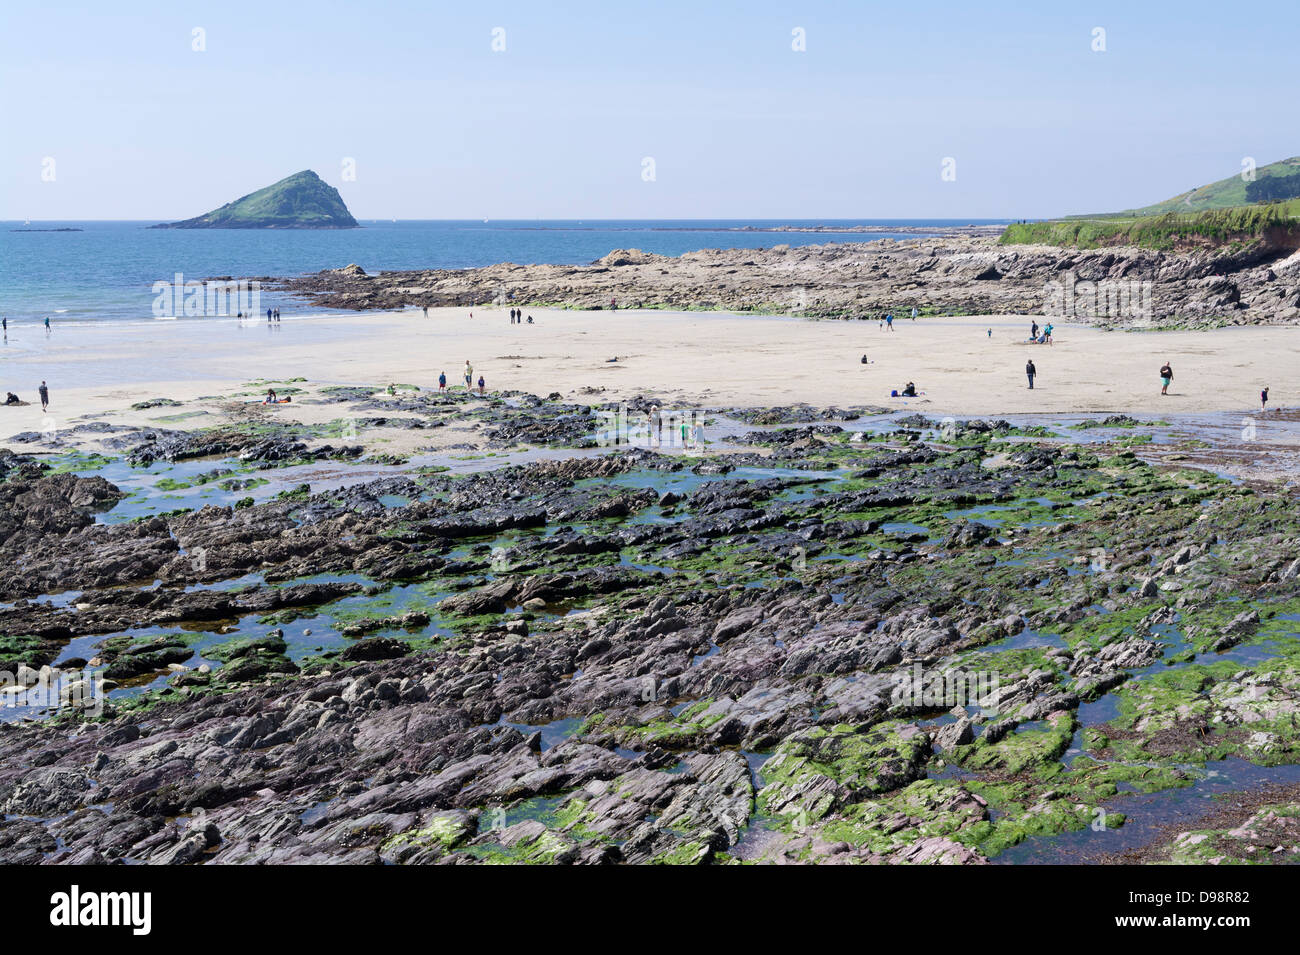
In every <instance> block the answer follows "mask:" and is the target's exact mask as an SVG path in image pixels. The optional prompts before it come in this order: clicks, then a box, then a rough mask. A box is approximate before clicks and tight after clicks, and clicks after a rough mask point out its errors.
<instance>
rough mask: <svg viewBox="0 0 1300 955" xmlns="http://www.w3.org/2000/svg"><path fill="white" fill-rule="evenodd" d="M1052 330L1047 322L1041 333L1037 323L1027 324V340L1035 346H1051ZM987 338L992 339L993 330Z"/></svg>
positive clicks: (1050, 324) (990, 330) (1051, 326)
mask: <svg viewBox="0 0 1300 955" xmlns="http://www.w3.org/2000/svg"><path fill="white" fill-rule="evenodd" d="M1052 328H1053V325H1052V323H1051V322H1048V323H1047V324H1046V325H1044V326H1043V328H1042V331H1041V332H1040V331H1039V329H1038V323H1037V322H1030V323H1029V340H1030V341H1031V342H1033V343H1034V344H1035V345H1050V344H1052ZM989 337H990V338H992V337H993V329H991V328H990V329H989ZM1031 387H1032V386H1031Z"/></svg>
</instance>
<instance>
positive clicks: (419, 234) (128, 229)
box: [0, 219, 1006, 326]
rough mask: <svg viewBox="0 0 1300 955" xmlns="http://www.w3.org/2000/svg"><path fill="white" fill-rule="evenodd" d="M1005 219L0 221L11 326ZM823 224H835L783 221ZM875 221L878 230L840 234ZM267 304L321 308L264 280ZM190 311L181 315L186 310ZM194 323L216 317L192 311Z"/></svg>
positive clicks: (144, 317)
mask: <svg viewBox="0 0 1300 955" xmlns="http://www.w3.org/2000/svg"><path fill="white" fill-rule="evenodd" d="M1005 222H1006V220H986V219H980V220H971V219H964V220H946V219H853V220H847V219H815V220H814V219H807V220H797V219H796V220H790V219H782V220H770V219H769V220H760V219H755V220H735V219H725V220H724V219H715V220H698V219H689V220H587V221H578V220H572V221H559V220H505V219H502V220H491V221H484V220H472V221H454V220H399V221H388V220H380V221H376V220H364V221H362V222H361V228H358V229H346V230H340V231H333V230H287V231H276V230H263V229H196V230H187V229H150V228H149V226H150V225H153V224H154V223H153V222H110V221H87V222H74V221H60V222H51V221H41V222H36V221H33V222H28V223H25V222H22V221H12V220H11V221H5V222H0V314H2V315H4V316H6V317H7V318H8V320H9V323H10V325H11V326H13V325H15V324H17V325H23V324H28V323H33V322H36V323H42V324H43V323H44V320H45V318H46V317H47V316H48V317H49V318H50V320H51V323H52V324H63V323H70V322H100V321H115V322H121V321H150V320H153V319H154V318H155V315H154V311H155V309H154V303H155V301H156V299H157V297H158V296H157V293H156V292H155V291H154V286H155V283H158V282H166V283H175V282H176V276H177V275H180V276H183V281H187V282H188V281H207V280H211V279H214V278H224V277H227V276H229V277H231V278H234V279H241V278H266V277H275V278H285V277H291V276H297V275H303V274H307V273H311V272H317V271H320V270H322V269H333V268H340V267H342V266H345V265H349V264H354V263H355V264H356V265H359V266H361V267H362V268H363V269H365V270H366V271H367V272H370V273H375V272H379V271H384V270H394V271H397V270H405V269H463V268H476V267H480V266H486V265H493V264H496V263H498V262H516V263H519V264H524V265H531V264H554V265H585V264H588V263H590V262H592V261H594V260H596V259H598V258H600V257H602V256H604V255H605V254H607V253H608V252H610V251H612V250H614V249H641V250H642V251H644V252H656V253H659V254H661V255H681V254H682V253H685V252H691V251H694V250H697V249H716V248H724V249H725V248H768V247H771V246H774V245H783V244H784V245H791V246H802V245H821V244H824V243H828V242H869V241H873V240H875V239H881V238H893V239H908V238H915V237H916V236H915V234H909V233H907V232H902V231H900V232H891V231H889V230H890V229H892V228H898V229H903V228H906V227H918V226H929V227H940V228H944V227H957V226H965V225H1003V224H1005ZM782 226H786V227H793V228H812V227H821V228H825V229H827V230H828V231H819V232H788V231H778V229H779V228H780V227H782ZM855 226H874V227H878V228H880V229H881V230H882V231H879V232H871V233H860V232H847V231H846V232H837V231H834V230H835V229H849V228H852V227H855ZM260 298H261V308H262V310H263V311H264V310H265V309H267V308H280V309H281V311H282V314H283V315H284V316H285V317H286V318H287V317H289V316H291V315H292V314H294V313H298V314H302V313H304V312H306V311H310V313H311V314H322V313H325V312H327V311H328V310H326V309H321V308H319V307H315V306H313V307H311V308H310V309H308V307H307V306H306V305H304V304H303V303H302V302H301V301H295V300H293V299H290V298H287V297H286V296H284V295H283V294H277V293H274V292H270V291H268V290H265V289H264V290H263V291H262V292H261V297H260ZM182 320H185V319H183V318H182ZM189 320H190V321H206V320H210V319H203V318H193V319H189Z"/></svg>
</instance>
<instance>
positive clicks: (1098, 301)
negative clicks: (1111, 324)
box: [1043, 272, 1154, 319]
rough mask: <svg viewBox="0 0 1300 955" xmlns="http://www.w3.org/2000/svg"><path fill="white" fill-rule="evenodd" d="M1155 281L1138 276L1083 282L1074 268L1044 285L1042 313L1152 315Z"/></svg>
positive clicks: (1063, 315)
mask: <svg viewBox="0 0 1300 955" xmlns="http://www.w3.org/2000/svg"><path fill="white" fill-rule="evenodd" d="M1151 294H1152V283H1151V282H1149V281H1139V280H1137V279H1121V280H1118V281H1116V280H1112V279H1103V280H1102V281H1100V282H1087V281H1085V282H1080V281H1078V280H1077V279H1075V277H1074V273H1073V272H1066V273H1065V277H1064V278H1063V279H1062V280H1060V281H1054V282H1048V283H1046V284H1045V285H1044V286H1043V314H1044V315H1050V316H1052V317H1053V318H1083V319H1096V318H1139V319H1149V318H1151V317H1152V315H1153V314H1154V312H1153V311H1152V307H1151Z"/></svg>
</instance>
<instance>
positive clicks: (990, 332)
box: [987, 328, 993, 338]
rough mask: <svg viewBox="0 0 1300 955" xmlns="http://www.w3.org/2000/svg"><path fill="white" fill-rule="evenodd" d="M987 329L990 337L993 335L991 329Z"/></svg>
mask: <svg viewBox="0 0 1300 955" xmlns="http://www.w3.org/2000/svg"><path fill="white" fill-rule="evenodd" d="M987 331H988V333H989V338H992V337H993V329H991V328H990V329H987Z"/></svg>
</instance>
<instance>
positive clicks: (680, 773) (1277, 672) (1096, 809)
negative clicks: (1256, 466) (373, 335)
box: [0, 395, 1300, 864]
mask: <svg viewBox="0 0 1300 955" xmlns="http://www.w3.org/2000/svg"><path fill="white" fill-rule="evenodd" d="M649 400H650V399H644V400H642V401H638V402H633V403H632V405H633V407H634V408H639V407H642V406H644V405H646V404H648V401H649ZM590 410H591V409H581V408H575V407H572V406H565V405H560V404H558V403H554V402H550V401H547V400H545V399H539V398H530V399H524V398H522V397H521V398H519V399H518V400H516V401H513V402H512V403H511V404H510V405H505V404H501V405H498V406H496V407H495V408H491V409H487V410H485V411H484V412H483V414H486V415H491V416H494V421H493V423H492V425H491V426H492V427H501V428H508V429H510V434H511V438H510V441H512V442H514V441H516V436H517V435H518V434H521V433H526V434H531V435H534V436H538V435H540V436H543V437H541V438H539V439H538V441H539V443H543V444H549V445H550V446H551V447H552V448H555V449H561V448H565V447H567V448H569V449H570V451H569V453H568V456H563V455H561V456H556V457H554V458H546V459H537V460H532V461H525V462H521V463H502V464H500V465H499V466H496V467H492V468H488V469H481V470H478V471H474V472H464V473H450V472H448V471H447V470H446V469H445V468H441V469H440V468H433V467H428V466H419V465H416V464H414V463H411V464H406V465H395V466H393V468H392V470H391V471H390V472H389V473H388V474H386V476H383V477H379V478H373V477H371V478H366V479H363V480H359V481H358V482H356V483H352V484H348V485H346V486H328V487H323V488H320V489H317V488H313V487H312V486H311V485H310V483H308V484H304V485H294V486H286V487H284V488H283V489H282V490H280V491H279V492H277V493H275V494H272V495H269V496H267V495H263V496H262V497H261V499H260V500H257V501H254V500H253V499H252V498H251V497H249V498H247V499H243V498H238V499H235V500H234V502H233V503H231V504H226V505H217V504H209V505H207V506H203V507H200V508H179V509H172V510H159V509H158V508H153V509H149V510H140V508H141V501H140V500H139V498H140V495H141V492H140V491H139V490H137V489H134V486H133V487H132V489H130V490H128V489H126V488H124V487H123V486H120V482H125V481H126V477H122V476H119V475H125V476H130V475H133V474H138V473H139V472H138V468H137V469H132V468H131V467H130V465H129V464H128V463H127V462H126V460H125V459H124V457H125V456H126V455H131V454H135V455H137V458H138V460H139V461H143V460H144V458H145V457H147V458H148V459H149V460H150V461H159V460H169V459H174V460H178V461H184V460H187V458H186V455H187V454H188V453H189V452H190V451H191V450H193V451H194V453H196V454H202V455H204V456H205V459H204V460H202V461H201V462H200V463H201V465H202V467H204V468H206V469H207V471H205V475H206V480H208V481H209V482H216V481H221V480H231V479H232V475H233V477H234V478H239V479H242V480H264V481H271V482H274V481H275V480H276V476H275V475H276V472H277V469H280V468H282V467H283V466H284V464H285V460H284V459H283V458H281V457H280V456H279V455H277V454H275V453H268V448H269V449H271V450H273V449H274V448H275V447H277V446H278V444H277V442H279V441H288V442H290V444H291V445H292V443H293V442H294V441H295V440H297V437H296V436H294V435H280V436H278V437H276V436H267V435H266V434H265V433H263V434H260V435H259V436H258V437H259V439H260V440H262V441H263V442H270V444H269V445H267V444H263V445H255V444H245V443H242V442H241V441H239V440H235V438H234V437H233V436H232V434H233V433H232V432H230V431H227V432H226V438H225V442H226V443H224V444H221V445H219V446H218V445H214V444H213V443H212V439H213V434H212V433H184V432H176V433H170V434H157V433H148V432H144V431H136V432H131V431H124V432H122V433H114V434H111V435H109V436H108V437H109V438H111V439H112V440H114V441H116V442H118V443H119V445H120V449H121V450H120V453H121V454H122V455H123V456H124V457H123V458H116V459H114V458H106V459H104V460H94V461H87V460H85V459H75V460H72V459H67V458H65V457H60V456H59V455H54V456H49V455H45V456H42V457H40V458H37V457H34V456H31V455H9V454H6V455H5V456H3V458H0V526H3V527H4V529H5V533H4V534H3V535H0V539H2V540H3V544H0V550H2V551H3V554H2V556H3V558H4V559H3V560H0V597H3V599H4V600H5V601H6V602H5V603H3V604H0V648H2V649H3V657H4V666H3V669H6V670H8V671H9V672H10V674H12V675H13V679H12V680H11V681H10V683H11V685H10V686H8V687H6V688H5V689H4V695H5V697H6V700H7V701H8V703H9V704H11V705H10V706H9V708H7V709H5V710H3V711H0V712H3V713H4V714H5V716H6V718H7V720H8V721H7V722H6V723H4V724H3V725H2V726H0V804H3V809H4V813H5V818H4V820H3V821H0V860H3V861H4V862H7V863H64V862H75V863H101V864H120V863H126V862H146V863H172V864H180V863H204V862H218V863H255V862H256V863H299V862H354V863H379V862H388V863H401V864H424V863H433V864H478V863H500V862H517V863H667V864H695V863H713V864H740V863H745V862H774V863H811V862H817V863H837V864H838V863H960V864H982V863H985V862H989V861H1030V860H1032V859H1043V858H1046V859H1066V860H1077V859H1080V858H1101V857H1105V856H1107V855H1108V854H1109V855H1111V856H1116V855H1118V854H1121V853H1124V852H1140V853H1146V855H1145V856H1144V857H1143V859H1144V861H1162V860H1169V859H1173V860H1176V861H1234V860H1236V859H1247V860H1250V861H1282V860H1286V859H1291V858H1293V856H1294V844H1295V835H1294V833H1295V827H1294V820H1295V818H1296V817H1297V815H1300V803H1297V802H1296V798H1295V794H1294V790H1287V789H1277V788H1271V789H1267V791H1266V792H1265V790H1264V789H1262V788H1261V787H1262V786H1263V785H1264V784H1263V783H1260V782H1259V781H1258V780H1257V778H1256V776H1254V775H1252V774H1255V773H1260V772H1272V773H1280V774H1287V773H1292V771H1293V770H1295V769H1296V768H1297V764H1300V729H1298V728H1297V723H1296V721H1297V714H1300V643H1298V642H1297V640H1296V632H1297V621H1300V556H1298V555H1297V541H1298V540H1300V514H1298V512H1297V508H1296V504H1295V501H1294V499H1293V497H1291V496H1290V495H1288V494H1287V493H1285V492H1284V491H1282V490H1279V489H1276V488H1273V487H1268V486H1259V487H1247V486H1244V485H1238V484H1232V483H1230V482H1228V481H1226V480H1224V479H1221V478H1218V477H1215V476H1214V475H1212V474H1210V473H1208V472H1205V471H1199V470H1189V469H1182V468H1178V467H1169V466H1157V465H1153V464H1151V463H1148V462H1147V461H1144V460H1143V459H1142V458H1140V457H1139V456H1138V450H1140V448H1139V449H1137V450H1135V449H1134V448H1132V447H1128V446H1126V445H1125V444H1124V441H1125V439H1126V438H1127V437H1128V436H1129V435H1128V433H1129V432H1130V431H1132V430H1134V429H1140V428H1145V427H1148V425H1146V424H1145V423H1143V422H1138V421H1134V420H1132V419H1125V420H1124V421H1121V422H1118V423H1117V422H1115V421H1111V422H1110V423H1109V424H1106V423H1103V422H1092V423H1091V424H1092V425H1095V426H1096V431H1095V432H1094V436H1095V434H1096V433H1097V432H1100V440H1095V441H1090V442H1089V443H1086V444H1084V443H1076V442H1075V441H1073V440H1072V439H1071V438H1070V436H1069V435H1068V434H1063V433H1055V432H1051V431H1050V430H1048V429H1041V428H1039V429H1030V428H1025V427H1015V426H1012V425H1010V424H1008V423H1006V422H1002V421H958V422H952V421H948V422H943V423H940V422H936V421H930V420H927V419H925V418H923V417H920V416H912V417H910V418H907V419H898V418H890V419H886V418H883V417H882V416H880V415H878V414H877V413H876V412H875V411H874V410H873V409H866V408H856V409H823V410H822V411H821V412H820V413H810V412H809V409H806V408H788V409H761V410H760V409H755V410H750V411H743V410H736V409H716V410H714V411H711V412H710V413H709V416H710V420H716V419H717V418H720V417H722V416H724V415H725V416H727V417H728V419H729V420H732V421H736V422H741V425H740V426H739V428H738V430H737V431H736V433H734V435H732V436H731V437H730V438H729V439H728V440H727V441H726V442H725V445H726V446H725V447H723V446H722V445H723V444H724V442H718V443H716V444H714V445H712V446H707V447H704V448H688V449H683V448H678V447H672V446H671V444H672V442H671V441H666V442H662V444H661V446H659V447H654V446H651V447H636V448H631V449H626V448H623V449H602V448H591V447H588V448H587V449H586V450H583V446H584V445H590V444H591V443H592V442H591V436H590V432H589V430H588V429H589V427H590V426H591V424H592V420H593V419H592V418H591V416H590ZM447 411H448V409H447V408H446V407H443V406H440V404H439V401H438V400H437V399H431V400H428V401H426V400H423V399H421V398H419V397H416V396H402V395H397V396H394V397H392V399H391V400H390V401H377V404H376V407H375V409H374V414H375V416H376V417H379V418H385V419H393V418H410V419H413V420H414V421H417V422H419V423H420V425H421V426H424V427H433V426H435V425H436V424H437V423H438V421H439V420H440V418H441V417H443V416H444V415H445V414H446V413H447ZM746 419H749V421H748V422H747V421H746ZM525 421H526V422H527V424H528V427H526V428H525V427H523V425H524V423H525ZM1120 425H1124V427H1120ZM413 426H414V425H413ZM1108 431H1109V433H1107V432H1108ZM249 440H251V439H249ZM362 440H364V439H362ZM257 448H260V449H261V450H257V451H256V453H255V455H254V456H253V457H248V456H246V455H247V453H248V452H249V451H250V449H257ZM143 449H147V454H145V452H144V450H143ZM317 451H319V448H317V449H311V448H304V447H291V448H290V451H288V452H286V454H287V455H288V456H289V457H290V458H298V457H302V456H304V455H305V456H307V457H311V456H312V455H314V454H316V453H317ZM364 453H365V452H364V451H362V450H361V449H359V448H358V449H357V453H356V454H352V453H344V454H341V455H340V454H337V453H335V454H334V455H333V456H332V457H331V456H330V455H328V454H327V455H325V456H324V457H323V458H322V460H324V459H325V458H328V459H329V460H331V461H333V462H334V464H335V465H336V466H337V467H341V468H347V467H353V466H358V467H359V465H354V464H351V463H349V462H353V461H356V460H358V459H359V458H360V457H361V456H362V455H364ZM63 454H64V455H65V456H66V454H67V452H63ZM213 455H215V456H216V458H215V459H214V458H213V457H212V456H213ZM241 455H244V457H243V459H242V462H241V459H240V456H241ZM241 466H242V467H244V468H255V469H256V470H254V471H251V472H249V471H246V470H243V471H241V470H240V468H241ZM158 473H159V474H163V473H165V472H158ZM106 475H107V476H106ZM222 475H224V476H222ZM110 478H111V479H110ZM115 481H116V482H119V483H115ZM269 486H270V487H274V486H275V485H274V484H271V485H269ZM155 493H156V492H155ZM229 493H230V494H231V495H232V496H233V495H238V494H242V493H244V492H243V491H241V490H240V489H239V488H237V487H236V488H233V489H232V490H231V491H230V492H229ZM133 509H134V510H133ZM74 668H82V669H84V670H87V671H90V670H94V671H97V672H98V675H99V676H98V678H99V679H100V680H101V681H102V682H101V683H100V684H98V687H97V688H98V692H97V693H95V694H94V695H93V696H89V697H88V696H86V695H85V694H84V693H83V694H81V695H79V696H76V697H75V699H74V700H71V701H70V700H67V699H65V700H64V701H63V702H64V705H62V706H56V707H51V708H49V709H48V710H40V711H38V710H36V709H34V708H29V709H26V710H25V709H24V703H25V701H26V699H27V695H28V694H30V693H32V692H33V691H34V690H36V689H39V687H40V685H41V681H42V680H46V681H48V680H50V679H51V677H52V675H53V674H54V673H55V671H67V670H69V669H74ZM22 716H26V717H27V718H26V719H21V718H18V717H22ZM1293 775H1294V774H1293ZM1238 776H1239V777H1240V780H1241V782H1240V783H1239V784H1237V785H1236V787H1235V789H1234V791H1235V792H1238V793H1241V792H1248V791H1253V790H1254V789H1260V792H1261V797H1260V798H1261V799H1264V800H1265V801H1264V802H1261V803H1259V804H1258V805H1257V806H1256V807H1255V808H1257V810H1258V811H1254V810H1252V812H1251V813H1246V814H1244V815H1242V814H1239V815H1237V816H1225V817H1223V818H1217V817H1216V818H1205V813H1206V804H1205V801H1204V800H1187V799H1185V798H1184V797H1185V796H1186V794H1188V793H1199V792H1200V791H1201V790H1200V788H1199V787H1202V786H1204V785H1207V784H1208V783H1209V781H1211V780H1213V781H1214V783H1215V784H1216V785H1220V786H1222V785H1223V783H1224V780H1225V779H1226V780H1234V779H1237V778H1238ZM1290 778H1291V777H1289V776H1284V777H1281V782H1282V783H1285V782H1286V780H1287V779H1290ZM1294 781H1295V782H1300V775H1295V779H1294ZM1277 782H1278V780H1277V779H1273V778H1271V777H1270V779H1269V785H1273V784H1274V783H1277ZM1149 817H1156V818H1159V819H1160V820H1161V821H1162V822H1163V823H1165V824H1167V825H1168V826H1170V827H1172V828H1171V829H1170V831H1169V833H1168V835H1167V836H1166V837H1162V839H1158V840H1154V841H1152V840H1147V841H1145V842H1138V843H1134V842H1133V841H1132V840H1133V839H1134V838H1136V837H1135V836H1131V835H1129V833H1132V832H1135V831H1136V830H1135V829H1134V827H1131V826H1129V825H1128V824H1127V823H1128V820H1129V819H1130V818H1143V819H1146V818H1149ZM1182 833H1188V835H1186V836H1183V835H1182ZM1279 847H1280V848H1279Z"/></svg>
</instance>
